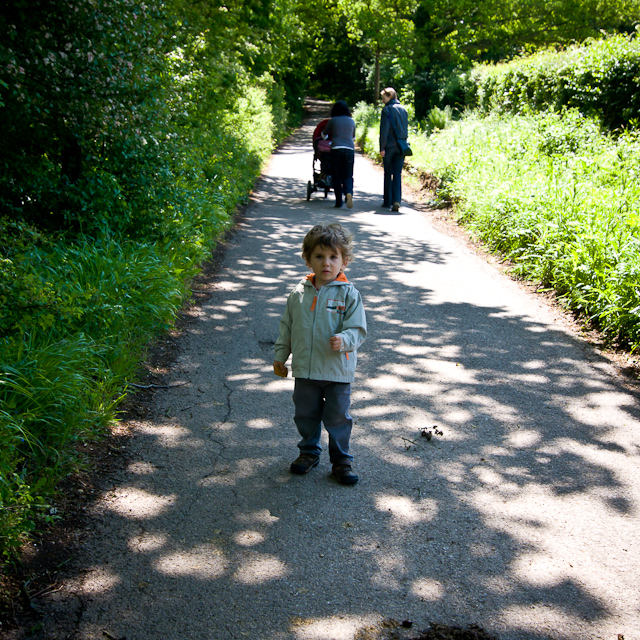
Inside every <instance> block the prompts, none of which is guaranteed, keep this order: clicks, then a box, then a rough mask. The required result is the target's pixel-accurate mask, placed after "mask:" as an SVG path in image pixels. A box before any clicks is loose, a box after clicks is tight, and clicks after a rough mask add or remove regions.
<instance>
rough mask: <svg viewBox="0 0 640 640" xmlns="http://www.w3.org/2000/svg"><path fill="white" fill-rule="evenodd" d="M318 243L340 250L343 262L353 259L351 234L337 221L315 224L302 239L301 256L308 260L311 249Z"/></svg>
mask: <svg viewBox="0 0 640 640" xmlns="http://www.w3.org/2000/svg"><path fill="white" fill-rule="evenodd" d="M318 245H320V246H321V247H330V248H331V249H333V250H334V251H336V250H338V249H339V250H340V253H341V254H342V259H343V260H344V262H351V260H353V236H352V235H351V231H349V230H348V229H345V228H344V227H343V226H342V225H341V224H339V223H338V222H333V223H332V224H317V225H316V226H315V227H313V229H311V231H309V233H307V235H306V236H305V237H304V240H303V241H302V258H303V259H304V261H305V262H309V258H310V257H311V254H312V253H313V250H314V249H315V248H316V247H317V246H318Z"/></svg>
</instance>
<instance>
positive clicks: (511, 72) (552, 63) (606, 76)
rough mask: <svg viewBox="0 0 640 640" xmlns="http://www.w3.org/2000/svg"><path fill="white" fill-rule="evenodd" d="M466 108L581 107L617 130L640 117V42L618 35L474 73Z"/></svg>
mask: <svg viewBox="0 0 640 640" xmlns="http://www.w3.org/2000/svg"><path fill="white" fill-rule="evenodd" d="M470 80H471V89H470V94H469V97H468V103H469V104H470V105H471V106H477V107H479V108H480V109H481V110H483V111H484V112H485V113H486V112H489V111H491V110H497V111H500V112H509V113H526V112H527V111H528V110H549V109H552V110H556V111H561V110H562V109H564V108H577V109H579V110H580V112H581V113H582V114H584V115H591V116H596V117H598V118H600V119H601V121H602V122H603V123H604V124H605V126H607V127H609V128H611V129H615V128H618V127H621V126H628V125H629V124H631V123H633V122H634V121H635V120H638V118H640V40H638V39H637V38H635V37H627V36H623V35H616V36H612V37H610V38H607V39H604V40H597V41H589V42H587V43H586V44H584V45H582V46H573V47H570V48H568V49H567V50H566V51H560V52H556V51H543V52H539V53H536V54H534V55H532V56H529V57H526V58H521V59H517V60H514V61H512V62H509V63H505V64H498V65H479V66H477V67H475V68H474V69H473V71H472V72H471V77H470Z"/></svg>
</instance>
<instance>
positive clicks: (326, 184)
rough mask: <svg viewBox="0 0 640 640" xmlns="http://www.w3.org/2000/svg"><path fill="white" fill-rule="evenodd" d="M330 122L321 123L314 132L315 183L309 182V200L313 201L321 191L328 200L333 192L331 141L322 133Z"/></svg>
mask: <svg viewBox="0 0 640 640" xmlns="http://www.w3.org/2000/svg"><path fill="white" fill-rule="evenodd" d="M327 122H329V119H328V118H325V119H324V120H322V121H320V123H319V124H318V126H317V127H316V128H315V129H314V131H313V165H312V169H313V182H311V180H309V182H307V200H311V194H312V193H313V192H314V191H318V190H319V189H324V197H325V198H326V197H327V195H328V193H329V191H331V186H332V185H331V163H330V160H329V154H330V153H331V140H324V139H323V138H322V132H323V131H324V128H325V127H326V126H327Z"/></svg>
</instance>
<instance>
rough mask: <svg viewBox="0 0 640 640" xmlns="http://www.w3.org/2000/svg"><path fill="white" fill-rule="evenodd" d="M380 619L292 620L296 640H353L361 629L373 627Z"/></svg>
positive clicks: (349, 617)
mask: <svg viewBox="0 0 640 640" xmlns="http://www.w3.org/2000/svg"><path fill="white" fill-rule="evenodd" d="M378 620H379V618H378V617H375V618H374V617H367V616H360V617H355V616H340V615H337V616H332V617H330V618H320V619H318V618H315V619H314V618H298V617H295V618H292V619H291V630H292V631H293V633H294V634H295V637H296V640H353V639H354V638H355V637H356V634H357V633H358V631H360V630H361V629H366V628H369V627H373V626H374V625H375V624H376V623H377V622H378Z"/></svg>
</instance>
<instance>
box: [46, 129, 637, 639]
mask: <svg viewBox="0 0 640 640" xmlns="http://www.w3.org/2000/svg"><path fill="white" fill-rule="evenodd" d="M318 120H319V118H316V119H312V120H310V121H309V122H308V123H307V124H306V125H305V126H304V127H302V129H300V130H299V131H298V132H296V133H295V134H294V135H293V136H292V137H291V138H290V139H289V140H288V141H287V142H286V144H284V145H283V146H282V147H281V148H280V149H279V150H278V151H277V152H276V153H275V154H274V156H273V158H272V160H271V162H270V164H269V166H268V168H267V170H266V171H265V174H264V177H263V178H262V180H261V182H260V183H259V184H258V185H257V187H256V190H255V193H254V196H253V199H252V203H251V204H250V206H249V207H248V209H247V211H246V215H245V216H244V217H243V219H242V222H241V224H240V225H239V228H238V230H237V232H236V233H235V234H234V235H233V237H232V238H231V239H230V241H229V246H228V249H227V251H226V255H225V258H224V263H223V265H222V267H221V269H220V271H219V272H218V273H217V275H216V276H215V286H214V287H213V293H212V295H211V296H210V298H208V299H207V300H206V301H204V302H203V304H202V306H201V308H199V310H198V311H197V313H198V317H197V319H196V320H195V321H193V322H191V323H190V324H189V325H188V328H187V330H186V332H185V334H184V335H183V336H182V337H181V338H180V341H179V345H180V349H179V356H178V358H177V361H176V362H175V364H174V366H173V367H172V369H171V370H170V371H169V372H168V373H167V374H166V377H165V381H166V384H167V385H171V388H167V389H159V390H158V392H157V394H156V399H155V405H154V411H153V414H152V415H151V416H150V417H149V418H148V419H145V420H141V421H140V422H138V423H137V424H136V425H135V437H134V438H133V439H132V440H131V442H130V448H131V451H130V452H129V453H130V455H131V462H130V463H129V464H128V466H127V468H126V469H125V470H124V471H123V472H121V473H119V474H118V476H117V477H115V478H112V479H111V480H110V481H109V483H108V486H106V487H105V490H104V493H103V494H102V495H101V496H100V499H99V500H98V501H97V502H96V503H95V505H93V506H92V511H91V515H90V518H91V535H90V536H89V537H88V539H87V540H86V543H85V544H84V546H83V547H82V549H81V550H80V551H79V552H78V553H77V554H76V555H75V557H74V560H73V562H72V563H71V564H70V565H69V570H68V571H69V578H68V580H67V582H66V583H65V584H64V588H63V589H61V590H60V591H58V592H56V593H54V594H51V595H50V596H47V597H45V598H41V600H40V603H39V604H40V605H41V606H42V607H43V608H44V610H46V611H47V614H46V616H45V619H44V626H43V630H42V633H43V634H44V637H46V638H51V639H55V638H72V639H74V640H88V639H93V640H98V639H100V640H104V639H105V638H125V637H126V639H127V640H185V639H188V640H230V639H236V638H237V639H241V638H252V639H256V640H353V639H355V638H378V637H382V635H381V634H383V633H385V631H384V624H383V623H384V621H386V620H390V619H394V620H399V621H402V620H410V621H412V622H413V623H414V627H413V629H419V628H423V629H424V628H426V627H427V626H428V625H429V623H430V622H434V623H440V624H446V625H459V626H463V627H464V626H466V625H470V624H477V625H479V626H480V627H482V628H483V629H485V630H486V631H487V632H490V633H492V634H495V635H496V636H497V637H499V638H500V640H516V639H517V640H542V639H543V638H544V639H548V638H552V639H554V640H555V639H557V640H560V639H562V640H569V639H570V640H617V639H618V634H622V635H623V637H624V639H625V640H640V527H639V526H638V525H639V520H640V518H639V513H638V510H639V507H640V468H639V464H638V457H639V453H640V411H639V405H638V398H637V397H636V396H635V395H634V394H633V392H632V391H630V390H629V389H627V388H626V386H625V385H624V384H623V382H622V380H621V379H620V378H619V377H617V375H616V373H615V371H614V370H613V369H612V368H611V367H610V366H609V364H608V363H607V362H606V361H605V360H604V359H602V358H601V357H600V356H599V355H598V353H597V352H596V351H595V350H594V349H593V347H591V346H589V345H587V344H586V343H583V342H581V341H580V340H578V339H577V338H575V337H573V336H572V335H571V333H570V332H569V331H568V330H567V329H566V328H565V327H564V325H563V324H562V322H560V320H559V316H558V315H557V314H555V313H554V312H553V310H552V309H550V308H549V307H548V306H546V305H545V304H544V303H543V302H541V301H540V300H539V299H536V298H535V297H534V296H532V295H530V294H528V293H527V292H525V291H524V290H523V289H522V288H521V287H520V286H519V285H518V284H517V283H515V282H513V281H511V280H510V279H509V278H508V277H506V276H505V275H503V274H502V273H501V272H500V271H499V270H498V269H496V268H495V267H494V266H492V265H490V264H488V263H487V262H486V261H484V260H483V259H482V258H481V257H480V256H478V255H476V254H475V253H474V252H473V251H472V250H470V249H469V248H467V246H466V245H465V244H464V243H462V242H460V241H459V240H456V239H455V238H454V237H452V236H449V235H446V234H443V233H441V232H439V231H438V230H437V229H436V228H434V226H432V224H431V223H430V216H429V214H428V212H427V213H425V212H419V211H416V210H415V209H414V208H412V207H411V205H410V204H409V205H407V204H406V203H405V205H404V206H403V207H402V208H401V210H400V212H398V213H396V214H392V213H391V212H389V211H388V210H384V209H382V208H380V204H381V201H382V197H381V195H382V175H381V172H380V170H379V168H376V167H374V166H373V165H372V164H371V163H370V161H369V160H367V159H365V158H364V157H362V156H357V157H356V164H355V185H356V189H355V197H354V202H355V205H354V208H353V209H352V210H348V209H346V208H342V209H339V210H337V209H334V208H333V202H334V201H333V194H332V193H331V194H330V195H329V197H328V198H327V199H326V200H325V199H324V197H323V194H322V193H314V194H313V195H312V196H311V200H310V201H307V200H306V184H307V181H308V180H309V179H311V178H312V147H311V133H312V131H313V128H314V126H315V124H317V122H318ZM332 221H339V222H341V223H342V224H344V225H345V226H348V227H349V228H350V229H351V230H352V231H353V232H354V235H355V240H356V254H355V261H354V262H353V264H352V265H350V266H349V268H348V270H347V275H348V277H349V278H350V280H352V281H353V282H354V283H355V284H356V286H357V287H358V288H359V290H360V292H361V293H362V295H363V299H364V303H365V307H366V309H367V314H368V322H369V335H368V337H367V340H366V341H365V343H364V345H363V347H362V349H361V352H360V357H359V366H358V372H357V379H356V382H355V383H354V385H353V394H352V398H353V404H352V414H353V416H354V419H355V420H356V423H357V424H356V426H355V429H354V432H353V437H352V451H353V453H354V456H355V467H356V469H357V471H358V473H359V474H360V478H361V479H360V482H359V483H358V484H357V485H355V486H353V487H345V486H341V485H339V484H338V483H337V482H336V481H335V480H334V479H333V478H332V477H331V475H330V470H331V468H330V465H329V461H328V456H327V455H326V449H325V452H323V457H322V459H321V463H320V465H319V466H318V467H317V468H315V469H314V470H313V471H312V472H311V473H309V474H308V475H306V476H294V475H292V474H291V473H290V472H289V464H290V463H291V462H292V460H293V459H294V458H295V457H296V456H297V448H296V443H297V440H298V436H297V432H296V430H295V426H294V424H293V420H292V416H293V404H292V401H291V393H292V389H293V380H292V379H291V378H288V379H286V380H283V379H279V378H276V377H275V376H274V375H273V372H272V361H273V342H274V340H275V339H276V337H277V331H278V323H279V319H280V316H281V314H282V312H283V310H284V304H285V299H286V296H287V294H288V292H289V291H290V290H291V289H292V287H293V286H294V285H295V283H296V282H297V281H298V279H299V278H300V277H301V276H302V275H304V273H305V272H306V268H305V265H304V263H303V261H302V259H301V258H300V255H299V254H300V245H301V242H302V238H303V236H304V235H305V233H306V232H307V230H308V229H309V228H310V227H311V226H312V225H313V224H316V223H328V222H332ZM425 430H427V431H431V434H432V437H431V439H428V438H427V437H425V436H423V435H422V434H423V433H425V434H426V431H425ZM323 437H324V444H325V447H326V434H325V435H324V436H323Z"/></svg>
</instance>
